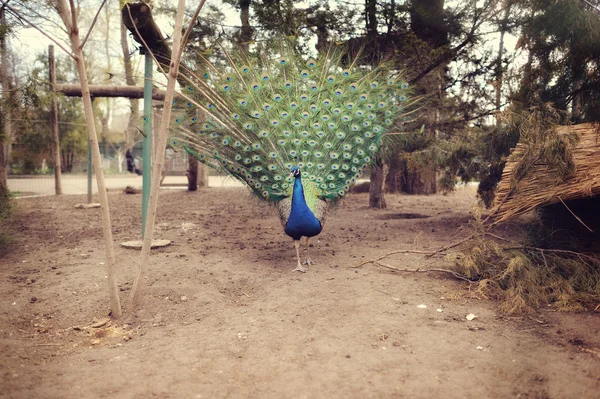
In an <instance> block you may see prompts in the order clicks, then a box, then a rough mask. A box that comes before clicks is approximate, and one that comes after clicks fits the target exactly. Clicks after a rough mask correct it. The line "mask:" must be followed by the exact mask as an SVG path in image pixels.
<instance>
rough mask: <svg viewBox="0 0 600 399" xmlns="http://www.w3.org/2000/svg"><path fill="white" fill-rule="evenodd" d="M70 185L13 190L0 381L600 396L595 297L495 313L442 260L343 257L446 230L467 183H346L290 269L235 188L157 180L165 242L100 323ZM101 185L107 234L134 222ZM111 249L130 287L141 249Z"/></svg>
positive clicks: (3, 272)
mask: <svg viewBox="0 0 600 399" xmlns="http://www.w3.org/2000/svg"><path fill="white" fill-rule="evenodd" d="M82 201H84V198H83V197H80V196H66V197H63V198H60V199H57V198H52V197H48V198H36V199H27V200H20V201H19V215H20V218H19V221H18V222H17V225H16V226H15V227H16V231H17V233H16V234H15V235H16V243H15V244H14V246H13V248H12V252H10V253H9V254H7V255H3V256H4V257H3V258H2V259H0V298H2V301H1V302H0V385H1V386H0V397H6V398H32V397H43V398H94V397H99V398H105V397H106V398H108V397H110V398H151V397H157V398H245V397H247V398H434V397H439V398H507V397H520V398H598V397H599V396H600V394H599V392H600V357H599V356H600V349H598V348H600V315H598V314H593V313H584V314H559V313H555V312H551V311H540V312H539V314H536V315H532V316H531V317H522V318H517V317H506V316H504V315H502V314H500V313H498V312H497V311H496V310H495V309H496V306H495V304H494V303H493V302H489V301H487V300H484V299H477V298H476V295H475V293H473V292H471V291H469V286H468V284H464V283H462V282H456V281H454V280H449V279H447V278H446V277H445V276H435V275H424V274H418V275H414V274H406V273H404V274H401V273H397V272H392V271H389V270H385V269H380V268H377V267H374V266H371V265H367V266H363V267H361V268H353V267H352V266H355V265H357V264H359V263H360V262H361V261H362V260H365V259H372V258H376V257H378V256H381V255H382V254H385V253H387V252H389V251H392V250H396V249H409V248H410V249H419V250H427V249H435V248H437V247H439V246H441V245H442V244H444V243H446V242H447V241H448V240H449V239H451V238H452V237H453V236H454V235H455V234H456V229H457V228H458V227H459V226H461V225H464V224H465V223H466V221H467V220H468V218H469V210H470V208H471V207H472V205H473V204H474V202H475V201H474V197H473V195H472V193H469V192H461V193H457V194H453V195H449V196H432V197H419V196H416V197H406V196H389V197H388V198H387V201H388V206H389V209H388V210H386V211H372V210H369V209H368V208H367V207H366V206H364V204H366V203H367V197H366V194H353V195H351V196H350V197H349V198H348V199H347V200H346V201H345V202H344V203H343V204H342V206H341V207H340V208H339V209H338V210H337V211H336V212H335V213H334V214H332V215H330V217H329V219H328V221H327V225H326V226H325V231H324V233H322V234H321V235H320V236H319V240H318V242H317V243H315V246H314V248H313V249H312V253H311V256H312V258H313V259H314V260H315V261H316V262H317V265H315V266H313V267H311V270H310V271H309V272H308V273H306V274H298V273H292V272H291V270H292V269H293V268H294V266H295V253H294V249H293V245H292V242H291V240H290V239H289V238H288V237H286V236H285V235H284V234H283V232H282V229H281V226H280V224H279V221H278V219H277V217H276V214H275V212H274V211H273V210H272V209H270V208H268V207H266V206H262V205H261V204H259V203H258V202H257V201H256V200H254V199H252V198H250V197H249V194H248V193H247V191H246V190H244V189H238V188H220V189H209V190H207V191H204V192H200V193H195V194H190V193H187V192H166V193H163V194H162V196H161V200H160V201H161V209H160V216H159V218H158V231H157V234H156V235H157V236H158V237H159V238H167V239H171V240H173V241H174V244H173V245H172V246H170V247H168V248H166V249H162V250H158V251H156V252H155V253H154V256H152V258H151V264H150V265H149V275H148V278H147V280H146V285H145V289H144V291H143V297H144V303H143V304H142V306H141V309H140V310H138V311H137V312H135V314H134V315H133V316H131V317H130V318H129V319H128V320H127V324H125V325H124V324H122V323H121V324H116V323H109V324H106V325H103V326H97V327H90V325H91V324H93V323H94V322H95V321H98V320H102V319H103V318H104V316H105V313H106V307H107V303H108V301H107V299H106V289H105V284H106V279H105V275H104V267H103V265H102V262H103V256H104V255H103V254H104V252H103V250H102V248H101V247H100V245H101V244H100V243H101V240H100V238H101V231H100V226H99V211H98V210H97V209H95V210H93V209H91V210H77V209H74V208H73V205H74V204H75V203H77V202H82ZM110 201H111V206H112V211H113V215H114V221H115V223H114V233H115V241H116V242H117V243H118V242H122V241H126V240H130V239H135V238H138V232H139V230H140V227H139V225H140V217H139V213H140V205H139V203H140V202H141V198H140V197H139V196H127V195H123V194H117V193H113V194H111V195H110ZM508 233H510V232H509V231H508ZM117 255H118V258H119V268H120V275H119V281H120V282H121V285H120V286H121V291H122V294H123V298H126V296H127V294H128V292H129V288H130V282H131V281H132V277H133V273H134V270H135V268H136V267H137V266H136V262H137V252H135V251H131V250H125V249H122V248H118V249H117ZM442 262H443V261H442V260H433V261H432V260H431V259H426V258H424V257H422V256H419V255H398V256H395V257H392V258H390V259H389V261H388V263H390V264H393V265H395V266H398V267H411V268H415V267H421V266H430V267H436V266H440V265H441V264H442ZM418 305H426V308H419V307H418ZM438 309H440V310H441V311H438ZM548 310H549V309H548ZM469 313H473V314H475V315H477V318H476V319H475V320H473V321H467V320H466V319H465V316H466V315H467V314H469ZM100 324H101V323H100Z"/></svg>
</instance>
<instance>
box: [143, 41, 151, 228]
mask: <svg viewBox="0 0 600 399" xmlns="http://www.w3.org/2000/svg"><path fill="white" fill-rule="evenodd" d="M143 54H144V61H145V64H144V135H145V136H144V142H143V147H142V161H143V165H142V238H143V237H144V232H145V231H146V218H147V217H148V201H149V199H150V187H151V184H152V179H151V177H152V171H151V168H152V61H153V60H152V55H151V54H149V52H148V51H147V50H144V53H143Z"/></svg>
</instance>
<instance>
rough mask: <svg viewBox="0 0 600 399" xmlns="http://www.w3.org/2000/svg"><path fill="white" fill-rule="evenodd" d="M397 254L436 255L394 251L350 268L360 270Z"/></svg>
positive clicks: (411, 251) (405, 250)
mask: <svg viewBox="0 0 600 399" xmlns="http://www.w3.org/2000/svg"><path fill="white" fill-rule="evenodd" d="M395 254H420V255H433V254H434V253H433V252H425V251H417V250H414V249H402V250H399V251H392V252H388V253H387V254H385V255H383V256H381V257H379V258H377V259H374V260H367V261H364V262H363V263H361V264H359V265H356V266H350V267H351V268H353V269H356V268H359V267H361V266H364V265H368V264H369V263H377V262H379V261H380V260H382V259H385V258H387V257H388V256H392V255H395Z"/></svg>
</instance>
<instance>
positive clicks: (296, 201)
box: [285, 176, 321, 240]
mask: <svg viewBox="0 0 600 399" xmlns="http://www.w3.org/2000/svg"><path fill="white" fill-rule="evenodd" d="M285 232H286V234H287V235H289V236H290V237H292V238H293V239H294V240H299V239H300V237H302V236H305V237H313V236H316V235H317V234H319V233H320V232H321V222H319V220H318V219H317V218H316V217H315V215H314V213H313V212H312V211H311V210H310V208H309V207H308V205H307V204H306V199H305V198H304V187H303V186H302V178H301V177H300V176H298V177H296V179H295V181H294V188H293V192H292V209H291V210H290V216H289V218H288V221H287V225H286V227H285Z"/></svg>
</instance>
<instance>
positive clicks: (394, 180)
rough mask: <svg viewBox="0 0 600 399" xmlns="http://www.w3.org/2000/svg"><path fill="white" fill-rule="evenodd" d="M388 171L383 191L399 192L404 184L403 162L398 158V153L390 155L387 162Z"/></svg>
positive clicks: (404, 168) (404, 167) (404, 166)
mask: <svg viewBox="0 0 600 399" xmlns="http://www.w3.org/2000/svg"><path fill="white" fill-rule="evenodd" d="M387 165H388V172H387V174H386V176H385V192H386V193H401V192H402V187H403V184H404V180H405V178H404V172H405V170H406V165H405V163H404V162H403V161H402V160H401V159H400V155H399V154H398V155H395V156H392V158H390V159H389V160H388V162H387Z"/></svg>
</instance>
